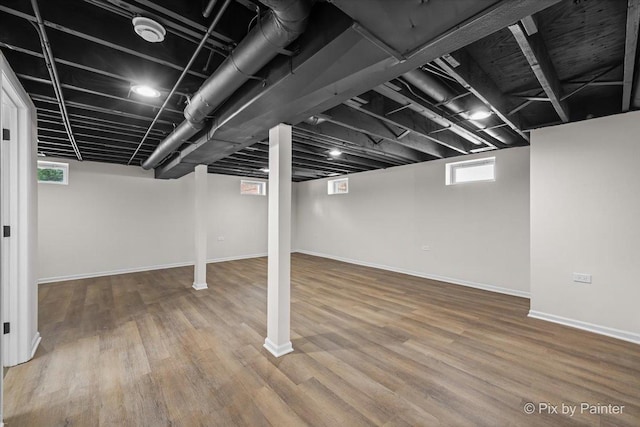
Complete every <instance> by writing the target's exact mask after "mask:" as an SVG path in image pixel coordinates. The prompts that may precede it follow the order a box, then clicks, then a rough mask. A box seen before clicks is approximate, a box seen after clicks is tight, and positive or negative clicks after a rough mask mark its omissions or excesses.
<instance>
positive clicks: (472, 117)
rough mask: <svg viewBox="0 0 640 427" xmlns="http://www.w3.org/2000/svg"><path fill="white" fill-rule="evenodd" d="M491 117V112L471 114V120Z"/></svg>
mask: <svg viewBox="0 0 640 427" xmlns="http://www.w3.org/2000/svg"><path fill="white" fill-rule="evenodd" d="M489 116H491V111H489V110H485V109H482V110H475V111H473V112H472V113H471V114H469V119H470V120H483V119H486V118H488V117H489Z"/></svg>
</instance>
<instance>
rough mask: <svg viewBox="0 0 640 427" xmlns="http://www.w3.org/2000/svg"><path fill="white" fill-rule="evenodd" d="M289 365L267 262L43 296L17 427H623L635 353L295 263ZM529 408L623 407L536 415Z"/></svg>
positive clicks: (469, 296)
mask: <svg viewBox="0 0 640 427" xmlns="http://www.w3.org/2000/svg"><path fill="white" fill-rule="evenodd" d="M292 269H293V270H292V295H291V298H292V312H291V319H292V330H291V337H292V341H293V346H294V349H295V351H294V353H292V354H289V355H287V356H284V357H282V358H278V359H277V358H274V357H273V356H272V355H271V354H269V353H268V352H267V351H266V350H265V349H264V348H263V347H262V343H263V342H264V336H265V333H266V281H267V274H266V273H267V271H266V259H265V258H256V259H247V260H241V261H229V262H224V263H216V264H210V265H209V266H208V277H209V289H206V290H201V291H195V290H193V289H192V288H191V282H192V274H193V272H192V268H190V267H181V268H174V269H167V270H158V271H149V272H142V273H132V274H126V275H120V276H109V277H101V278H94V279H86V280H73V281H68V282H61V283H54V284H47V285H41V286H40V290H39V299H40V313H39V330H40V332H41V335H42V337H43V338H42V343H41V346H40V348H39V349H38V352H37V353H36V357H35V358H34V360H32V361H30V362H28V363H25V364H23V365H19V366H16V367H13V368H10V369H9V370H8V372H7V374H6V377H5V408H4V410H5V422H6V423H7V425H8V426H9V427H14V426H15V427H18V426H29V427H38V426H57V425H61V426H62V425H66V426H71V425H75V426H142V425H144V426H185V427H192V426H218V425H220V426H222V425H228V426H235V425H240V426H305V425H308V426H332V427H333V426H338V425H345V426H346V425H348V426H358V425H384V426H420V425H424V426H433V425H456V426H462V425H469V426H478V425H487V426H496V425H501V426H502V425H505V426H507V425H513V426H547V425H554V426H564V425H566V426H574V425H586V426H601V425H602V426H604V425H607V426H634V427H637V426H638V425H640V347H639V346H638V345H635V344H631V343H626V342H623V341H619V340H615V339H612V338H608V337H603V336H599V335H595V334H591V333H588V332H585V331H579V330H575V329H571V328H567V327H563V326H560V325H556V324H552V323H547V322H543V321H540V320H536V319H530V318H528V317H527V313H528V310H529V302H528V300H526V299H522V298H517V297H512V296H508V295H501V294H495V293H490V292H486V291H482V290H478V289H472V288H465V287H461V286H456V285H450V284H446V283H441V282H436V281H432V280H427V279H421V278H417V277H411V276H406V275H402V274H398V273H393V272H389V271H382V270H377V269H372V268H368V267H363V266H356V265H350V264H345V263H341V262H337V261H332V260H327V259H322V258H316V257H311V256H308V255H301V254H295V255H294V256H293V259H292ZM527 402H534V403H535V404H538V403H541V402H548V403H551V404H554V405H561V404H562V403H565V404H567V405H580V403H581V402H588V403H591V404H601V405H603V404H617V405H624V409H623V412H622V414H618V415H612V414H602V415H598V414H596V415H594V414H589V413H582V414H581V413H579V412H580V411H579V406H578V413H576V414H575V415H574V416H573V417H570V416H568V415H566V414H565V415H563V414H550V413H539V414H534V415H527V414H525V413H524V412H523V407H524V405H525V404H526V403H527Z"/></svg>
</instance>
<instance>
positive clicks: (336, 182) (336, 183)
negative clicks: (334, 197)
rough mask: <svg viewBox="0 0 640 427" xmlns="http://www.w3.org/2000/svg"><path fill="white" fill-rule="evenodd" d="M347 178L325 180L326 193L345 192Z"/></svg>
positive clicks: (347, 183)
mask: <svg viewBox="0 0 640 427" xmlns="http://www.w3.org/2000/svg"><path fill="white" fill-rule="evenodd" d="M348 192H349V178H340V179H330V180H329V181H327V194H347V193H348Z"/></svg>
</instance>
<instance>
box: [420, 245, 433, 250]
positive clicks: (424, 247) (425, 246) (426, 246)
mask: <svg viewBox="0 0 640 427" xmlns="http://www.w3.org/2000/svg"><path fill="white" fill-rule="evenodd" d="M421 249H422V250H423V251H430V250H431V247H430V246H429V245H422V248H421Z"/></svg>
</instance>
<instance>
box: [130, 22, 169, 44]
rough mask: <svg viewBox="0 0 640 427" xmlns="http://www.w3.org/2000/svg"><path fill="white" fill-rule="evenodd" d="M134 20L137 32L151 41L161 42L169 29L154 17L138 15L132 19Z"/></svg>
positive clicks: (134, 27)
mask: <svg viewBox="0 0 640 427" xmlns="http://www.w3.org/2000/svg"><path fill="white" fill-rule="evenodd" d="M132 22H133V29H134V30H135V32H136V33H137V34H138V35H139V36H140V37H142V38H143V39H145V40H146V41H148V42H150V43H160V42H161V41H163V40H164V36H165V35H166V34H167V30H165V29H164V27H163V26H162V24H160V23H158V22H156V21H154V20H153V19H149V18H144V17H142V16H136V17H135V18H133V19H132Z"/></svg>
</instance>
